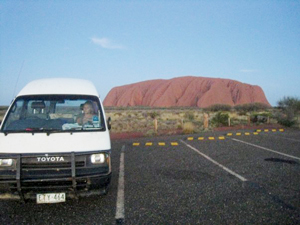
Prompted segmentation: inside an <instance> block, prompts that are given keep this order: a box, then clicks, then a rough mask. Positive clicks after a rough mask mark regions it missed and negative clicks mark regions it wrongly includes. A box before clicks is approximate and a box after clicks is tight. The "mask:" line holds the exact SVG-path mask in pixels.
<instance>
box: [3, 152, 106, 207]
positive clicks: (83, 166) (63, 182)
mask: <svg viewBox="0 0 300 225" xmlns="http://www.w3.org/2000/svg"><path fill="white" fill-rule="evenodd" d="M94 153H95V152H92V153H91V152H89V153H76V154H75V153H74V152H73V153H69V154H66V153H63V154H51V155H50V154H49V155H50V156H48V157H63V158H64V161H63V163H62V162H50V163H44V162H36V160H35V159H37V158H39V157H41V154H34V155H33V154H30V155H28V154H27V155H10V156H9V157H11V158H13V159H14V160H15V164H14V167H13V168H9V169H7V168H6V169H5V168H0V199H6V200H21V201H26V200H30V199H36V196H37V194H46V193H66V198H67V199H72V198H78V197H84V196H91V195H102V194H106V192H107V187H108V185H109V183H110V180H111V163H110V151H106V152H103V151H102V152H101V153H105V154H106V161H105V163H103V164H101V165H93V164H91V163H90V162H89V158H90V155H91V154H94ZM96 153H99V152H96ZM42 155H45V154H42ZM52 155H53V156H52ZM0 157H1V154H0ZM5 157H7V155H6V156H5Z"/></svg>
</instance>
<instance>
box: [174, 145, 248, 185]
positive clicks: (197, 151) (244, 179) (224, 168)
mask: <svg viewBox="0 0 300 225" xmlns="http://www.w3.org/2000/svg"><path fill="white" fill-rule="evenodd" d="M180 141H181V142H182V143H183V144H185V145H186V146H187V147H188V148H190V149H192V150H193V151H195V152H196V153H198V154H199V155H201V156H203V157H204V158H206V159H207V160H209V161H210V162H212V163H214V164H215V165H217V166H219V167H221V168H222V169H223V170H225V171H226V172H228V173H230V174H231V175H233V176H235V177H237V178H238V179H240V180H241V181H243V182H245V181H247V179H246V178H244V177H243V176H241V175H239V174H237V173H235V172H233V171H232V170H230V169H228V168H227V167H225V166H223V165H222V164H220V163H218V162H217V161H215V160H213V159H212V158H210V157H209V156H207V155H205V154H204V153H202V152H200V151H199V150H198V149H196V148H194V147H193V146H191V145H189V144H188V143H186V142H184V141H183V140H180Z"/></svg>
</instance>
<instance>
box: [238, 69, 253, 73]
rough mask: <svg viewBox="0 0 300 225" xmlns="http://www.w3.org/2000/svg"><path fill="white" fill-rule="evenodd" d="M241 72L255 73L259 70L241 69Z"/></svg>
mask: <svg viewBox="0 0 300 225" xmlns="http://www.w3.org/2000/svg"><path fill="white" fill-rule="evenodd" d="M240 72H241V73H255V72H257V70H249V69H241V70H240Z"/></svg>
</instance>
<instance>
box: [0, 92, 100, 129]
mask: <svg viewBox="0 0 300 225" xmlns="http://www.w3.org/2000/svg"><path fill="white" fill-rule="evenodd" d="M99 130H103V131H104V130H105V125H104V118H103V112H102V109H101V106H100V102H99V99H98V98H97V97H95V96H82V95H80V96H79V95H43V96H40V95H39V96H34V95H31V96H21V97H18V98H17V99H16V100H15V101H14V103H13V105H12V107H11V108H10V110H9V113H8V115H7V117H6V119H5V121H4V124H3V127H2V130H1V131H2V132H49V133H50V132H70V131H99Z"/></svg>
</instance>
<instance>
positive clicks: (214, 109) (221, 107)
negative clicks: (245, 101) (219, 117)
mask: <svg viewBox="0 0 300 225" xmlns="http://www.w3.org/2000/svg"><path fill="white" fill-rule="evenodd" d="M231 109H232V107H231V106H230V105H226V104H215V105H211V106H209V107H207V108H206V109H205V110H206V111H210V112H219V111H230V110H231Z"/></svg>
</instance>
